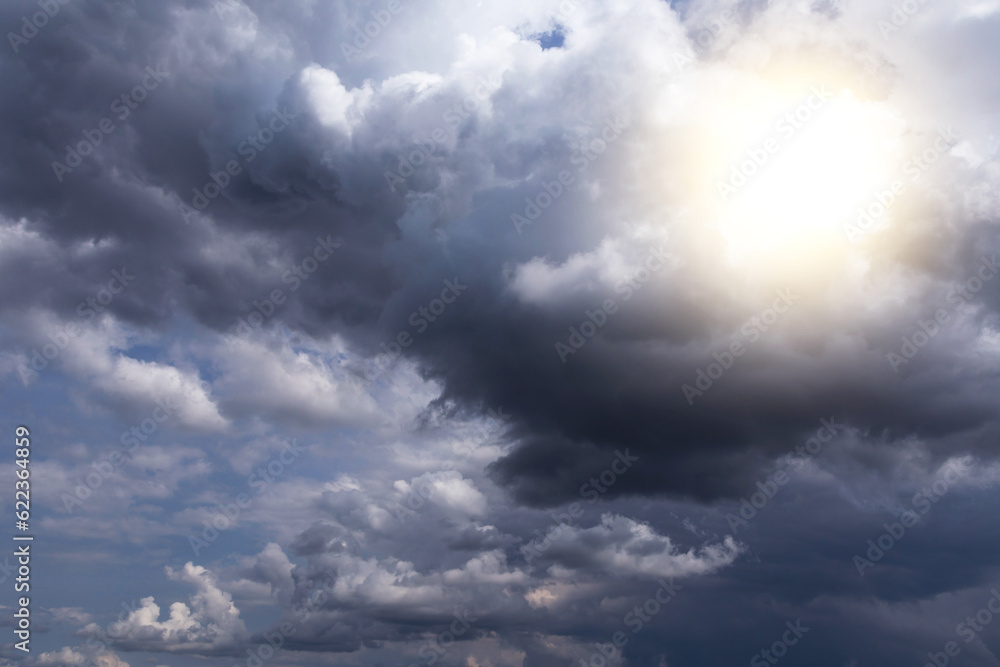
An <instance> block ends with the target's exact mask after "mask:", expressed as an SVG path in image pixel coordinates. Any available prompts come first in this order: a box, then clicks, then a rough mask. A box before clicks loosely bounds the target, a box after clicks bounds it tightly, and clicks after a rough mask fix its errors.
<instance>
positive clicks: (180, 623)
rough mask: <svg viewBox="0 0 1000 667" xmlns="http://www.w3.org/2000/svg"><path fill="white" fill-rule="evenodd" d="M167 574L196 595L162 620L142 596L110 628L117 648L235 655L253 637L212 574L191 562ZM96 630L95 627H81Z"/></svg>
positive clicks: (176, 605) (155, 607)
mask: <svg viewBox="0 0 1000 667" xmlns="http://www.w3.org/2000/svg"><path fill="white" fill-rule="evenodd" d="M166 572H167V576H168V577H169V578H170V579H172V580H173V581H176V582H178V583H182V584H186V585H188V586H192V587H194V588H196V589H197V592H196V593H195V594H194V595H192V596H191V598H190V599H189V601H188V603H187V604H185V603H183V602H174V603H173V604H171V605H170V613H169V616H168V617H167V618H166V619H164V620H162V621H161V620H160V607H159V606H158V605H157V604H156V602H155V601H154V600H153V598H152V597H146V598H143V599H142V600H141V601H140V607H139V608H138V609H135V610H134V611H132V612H130V613H129V614H128V616H127V617H126V618H125V619H123V620H120V621H116V622H114V623H112V624H111V625H110V626H108V630H107V634H108V635H109V636H111V637H112V638H113V639H114V642H115V645H116V646H120V647H121V648H124V649H126V650H130V651H165V652H168V653H198V654H202V655H205V654H218V655H235V653H234V651H235V650H236V648H237V647H238V646H239V645H240V643H241V642H243V641H244V640H246V639H247V637H248V636H249V634H248V632H247V628H246V625H245V624H244V622H243V620H242V619H241V618H240V612H239V610H238V609H237V608H236V606H235V605H234V604H233V601H232V597H231V596H230V594H229V593H227V592H225V591H223V590H221V589H220V588H219V587H218V585H217V583H216V579H215V577H214V576H213V575H212V573H211V572H209V571H208V570H206V569H205V568H203V567H201V566H198V565H194V564H192V563H190V562H189V563H187V564H185V565H184V567H183V568H182V569H181V570H176V571H175V570H172V569H171V568H169V567H168V568H167V570H166ZM97 630H98V628H96V626H93V625H90V626H87V627H85V628H84V629H83V631H84V632H95V631H97Z"/></svg>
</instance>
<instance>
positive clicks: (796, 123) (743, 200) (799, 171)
mask: <svg viewBox="0 0 1000 667" xmlns="http://www.w3.org/2000/svg"><path fill="white" fill-rule="evenodd" d="M734 89H735V90H734ZM724 94H725V96H726V98H727V99H726V100H725V103H724V104H719V103H718V102H717V101H713V103H712V104H711V105H709V107H710V108H711V109H714V111H711V112H710V113H709V114H707V117H705V118H701V119H699V124H700V125H701V126H702V127H703V128H707V129H706V130H705V133H704V134H703V136H702V139H701V140H699V142H698V144H699V148H698V149H696V150H698V153H699V155H698V158H697V159H696V160H695V161H694V165H695V168H696V170H697V172H698V175H697V176H696V179H697V181H698V183H697V190H698V191H699V192H700V193H701V201H702V204H701V205H700V207H699V208H700V209H701V210H700V213H701V215H700V217H701V220H702V221H703V222H704V224H706V225H707V226H708V227H709V228H711V229H714V230H716V231H717V232H718V233H719V234H721V236H722V237H723V238H724V239H725V241H726V257H727V259H728V260H729V261H730V262H732V263H734V264H736V265H741V266H745V267H751V268H752V267H754V266H765V265H766V266H767V267H769V269H768V270H769V271H771V272H773V271H774V270H775V269H776V268H778V269H785V270H789V271H795V272H799V271H801V270H804V268H805V269H808V268H809V267H815V266H817V265H819V264H822V263H824V262H825V261H827V260H829V259H830V258H831V257H833V256H835V255H839V254H841V253H843V252H845V251H846V248H847V247H848V246H849V245H850V241H849V239H848V235H847V234H846V233H845V230H846V228H847V227H848V226H849V225H851V224H854V223H855V222H856V219H857V217H858V209H859V208H861V207H867V206H868V205H869V204H871V203H872V202H875V201H878V198H879V197H880V196H883V198H884V193H885V192H886V191H890V190H891V187H892V182H893V180H895V179H898V178H899V177H900V174H899V170H900V159H899V158H900V150H901V149H900V137H901V129H900V128H901V122H900V120H899V117H898V115H897V114H896V113H895V112H894V111H893V110H892V108H891V107H889V106H888V105H887V104H885V103H883V102H872V101H866V100H862V99H859V98H858V97H857V96H856V95H855V94H854V93H853V92H852V91H851V90H850V89H848V88H846V87H833V86H830V85H828V84H822V83H816V84H813V85H803V84H802V83H801V81H799V82H797V83H795V84H791V85H785V86H779V85H775V84H767V83H764V82H761V81H760V80H755V81H753V82H749V83H747V82H743V83H742V84H741V85H738V86H730V87H728V88H726V92H725V93H724ZM714 95H723V93H721V92H716V93H714ZM708 128H710V129H708ZM887 223H888V217H886V218H885V219H882V220H879V221H876V223H875V225H874V227H878V226H880V225H885V224H887Z"/></svg>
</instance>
